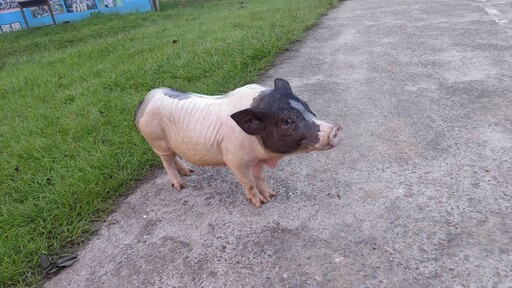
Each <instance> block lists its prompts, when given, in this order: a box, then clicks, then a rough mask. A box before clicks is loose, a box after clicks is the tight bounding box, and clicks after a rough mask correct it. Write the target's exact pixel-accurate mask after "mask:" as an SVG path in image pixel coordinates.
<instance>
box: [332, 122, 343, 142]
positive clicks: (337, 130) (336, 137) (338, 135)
mask: <svg viewBox="0 0 512 288" xmlns="http://www.w3.org/2000/svg"><path fill="white" fill-rule="evenodd" d="M342 132H343V128H341V126H335V127H334V128H333V129H332V131H331V134H330V135H329V144H331V147H335V146H336V145H338V144H340V142H341V140H343V133H342Z"/></svg>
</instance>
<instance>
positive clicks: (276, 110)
mask: <svg viewBox="0 0 512 288" xmlns="http://www.w3.org/2000/svg"><path fill="white" fill-rule="evenodd" d="M231 118H232V119H233V120H235V122H236V123H237V124H238V126H240V128H242V130H243V131H245V133H247V134H249V135H253V136H256V137H258V138H259V139H260V141H261V143H262V145H263V147H265V149H267V150H269V151H271V152H275V153H281V154H288V153H293V152H309V151H313V150H326V149H330V148H332V147H334V146H336V145H338V144H339V143H340V142H341V139H342V128H341V126H336V125H331V124H329V123H327V122H324V121H321V120H318V119H317V118H316V115H315V113H313V112H312V111H311V109H310V108H309V106H308V104H307V103H306V102H304V101H302V100H301V99H300V98H299V97H297V96H295V94H293V92H292V89H291V87H290V84H289V83H288V82H287V81H286V80H284V79H279V78H277V79H275V81H274V89H269V90H265V91H263V92H262V93H261V94H260V95H259V96H257V97H256V98H254V101H253V103H252V104H251V107H250V108H247V109H244V110H241V111H238V112H236V113H234V114H232V115H231Z"/></svg>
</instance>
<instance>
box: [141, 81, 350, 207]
mask: <svg viewBox="0 0 512 288" xmlns="http://www.w3.org/2000/svg"><path fill="white" fill-rule="evenodd" d="M278 81H284V83H285V84H288V82H286V81H285V80H282V79H277V80H276V89H274V90H272V89H271V88H267V87H263V86H260V85H257V84H251V85H247V86H244V87H241V88H238V89H236V90H234V91H232V92H230V93H228V94H226V95H223V96H206V95H200V94H193V93H184V92H179V91H176V90H172V89H169V88H158V89H154V90H152V91H151V92H149V93H148V95H147V96H146V97H145V98H144V100H143V101H141V103H140V104H139V107H137V110H136V112H135V124H136V126H137V128H138V129H139V131H140V132H141V134H142V135H143V136H144V137H145V138H146V140H147V141H148V142H149V144H150V145H151V147H152V148H153V150H154V151H155V152H156V153H157V154H158V156H159V157H160V159H161V160H162V162H163V164H164V167H165V169H166V171H167V175H168V177H169V179H170V181H171V183H172V185H173V186H174V187H175V188H176V189H177V190H181V189H182V188H183V187H185V183H184V182H183V180H182V179H181V177H180V175H179V174H182V175H190V174H191V173H192V172H193V171H192V170H191V169H189V168H188V167H187V166H185V164H184V163H183V162H182V161H181V160H180V159H179V158H178V157H177V156H180V157H182V158H184V159H185V160H187V161H189V162H191V163H193V164H195V165H199V166H223V165H227V166H228V167H229V168H230V169H231V170H232V171H233V173H234V174H235V176H236V177H237V179H238V181H239V182H240V183H241V184H242V186H243V188H244V190H245V193H246V196H247V198H248V199H249V200H250V201H251V202H252V203H253V204H254V206H256V207H259V206H260V204H261V203H266V202H268V201H269V200H270V199H271V197H272V196H273V195H275V194H274V192H273V191H272V190H271V189H270V188H269V187H268V185H267V184H266V183H265V177H264V169H265V166H269V167H270V168H273V167H275V165H276V164H277V161H278V160H279V159H281V158H282V157H284V156H285V155H286V154H290V153H294V152H308V151H312V150H325V149H329V148H332V147H334V146H336V145H337V144H338V143H339V142H340V141H341V127H339V126H334V125H331V124H328V123H326V122H323V121H320V120H317V119H316V117H315V116H314V114H313V113H312V112H311V113H309V112H310V110H309V107H307V104H305V102H301V100H300V99H298V98H297V99H295V98H294V99H291V100H290V99H288V100H289V101H288V102H289V103H291V104H285V105H288V106H290V107H292V109H294V110H296V111H298V112H296V111H292V112H293V113H295V114H296V115H295V116H296V118H297V117H299V118H301V119H302V118H304V119H305V120H304V121H308V123H310V124H311V123H314V124H311V125H314V128H310V129H309V130H311V131H313V130H312V129H314V132H311V131H310V133H309V135H310V136H309V138H308V135H302V134H301V135H302V136H301V137H299V138H300V139H299V140H300V141H302V142H301V143H297V144H296V143H295V142H297V141H299V140H297V141H295V142H294V143H291V142H290V143H291V144H287V146H286V145H285V146H286V147H284V146H283V147H281V146H279V143H277V144H276V143H275V142H276V141H277V142H279V139H274V138H275V136H266V134H272V133H273V134H276V133H277V132H276V131H278V129H279V128H276V129H277V130H276V131H272V129H274V128H272V127H273V125H274V124H272V123H274V122H275V124H277V122H276V121H281V120H280V119H281V118H279V117H281V116H279V115H278V116H275V115H274V114H276V113H274V114H272V115H274V116H269V115H270V114H269V113H267V112H266V110H265V109H262V107H263V106H265V105H266V106H268V105H267V104H265V105H263V106H262V107H258V101H257V100H258V99H260V98H261V97H266V96H264V95H267V94H269V93H271V92H273V91H277V87H278V86H279V84H281V83H278ZM285 84H282V85H285ZM285 86H286V85H285ZM287 87H288V88H289V84H288V86H287ZM289 92H290V93H291V89H290V91H289ZM294 97H296V96H294ZM281 100H283V99H280V101H281ZM267 102H268V101H267ZM270 102H272V101H270ZM281 102H282V103H285V102H286V101H285V102H283V101H281ZM282 103H281V104H282ZM302 103H304V104H305V106H300V105H302ZM260 106H261V105H260ZM271 106H276V104H275V103H274V104H271ZM293 106H295V107H293ZM299 106H300V107H299ZM251 107H252V108H251ZM306 107H307V108H306ZM263 108H264V107H263ZM275 108H276V107H274V108H273V109H274V110H275ZM287 108H288V107H287ZM260 110H261V111H260ZM267 110H268V109H267ZM299 110H302V111H299ZM308 110H309V112H308ZM253 111H256V112H253ZM269 111H270V110H269ZM277 111H278V112H277V114H280V112H279V111H280V109H278V110H277ZM237 112H238V114H237ZM254 113H256V114H257V115H253V114H254ZM262 113H263V114H262ZM299 113H300V115H299ZM249 114H250V115H249ZM277 114H276V115H277ZM262 115H263V116H262ZM276 117H277V118H276ZM290 117H292V116H290ZM267 118H268V119H267ZM270 118H272V119H270ZM296 118H293V117H292V120H293V119H295V122H299V120H300V119H299V120H297V119H296ZM276 119H277V120H276ZM304 121H303V122H304ZM267 122H268V123H270V124H266V123H267ZM279 123H280V122H279ZM283 125H284V124H283ZM296 126H298V125H296ZM283 127H284V126H283ZM308 127H309V126H308ZM284 128H289V127H284ZM255 129H256V130H255ZM265 129H266V131H267V133H266V134H265ZM288 130H289V131H287V133H288V134H289V135H292V136H297V135H296V134H297V133H295V134H293V133H294V132H290V131H291V130H290V129H288ZM295 130H298V129H295ZM303 130H304V131H306V130H307V128H306V129H303ZM280 131H281V132H282V131H284V129H281V130H280ZM278 132H279V131H278ZM285 132H286V131H285ZM277 134H279V133H277ZM281 134H282V133H281ZM285 134H286V133H285ZM288 134H286V135H284V136H285V137H286V136H288ZM306 134H308V133H306ZM280 136H282V135H280ZM297 137H298V136H297ZM297 137H296V138H297ZM289 138H290V136H288V138H285V139H289ZM313 138H314V139H313ZM280 139H281V138H280ZM311 139H313V140H311ZM269 141H270V144H268V143H269ZM308 141H313V142H314V143H308ZM283 143H284V142H283ZM295 144H296V145H298V146H297V147H298V148H297V149H295V148H294V147H295V146H293V147H291V146H290V145H295ZM312 144H313V145H312ZM292 150H294V151H292Z"/></svg>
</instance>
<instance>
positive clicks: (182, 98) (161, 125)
mask: <svg viewBox="0 0 512 288" xmlns="http://www.w3.org/2000/svg"><path fill="white" fill-rule="evenodd" d="M258 87H261V86H259V85H248V86H244V87H242V88H239V89H237V90H235V91H233V92H231V93H228V94H227V95H225V96H205V95H201V94H193V93H184V92H179V91H176V90H173V89H169V88H158V89H154V90H152V91H151V92H150V93H148V95H147V96H146V98H145V99H144V101H143V102H142V103H141V104H140V105H139V107H140V108H138V111H137V112H136V117H135V119H136V124H137V128H138V129H139V131H140V132H141V133H142V134H143V135H144V137H145V138H146V139H147V140H148V142H149V143H150V144H151V146H152V147H153V149H155V151H156V152H157V153H171V152H173V151H174V152H175V153H177V154H178V155H180V156H182V157H183V158H185V159H186V160H188V161H190V162H192V163H194V164H197V165H209V166H213V165H224V161H223V157H222V149H221V145H222V142H223V141H224V139H225V138H226V137H237V136H236V135H239V134H243V133H244V132H243V131H242V130H241V129H240V128H239V127H238V126H237V125H236V123H235V122H234V121H233V120H232V119H231V118H230V115H231V114H233V113H234V112H236V111H239V110H241V109H245V108H248V107H249V106H250V104H251V103H252V101H253V98H254V97H256V96H257V94H259V92H257V91H259V90H258ZM260 90H261V89H260ZM245 136H246V135H241V137H245Z"/></svg>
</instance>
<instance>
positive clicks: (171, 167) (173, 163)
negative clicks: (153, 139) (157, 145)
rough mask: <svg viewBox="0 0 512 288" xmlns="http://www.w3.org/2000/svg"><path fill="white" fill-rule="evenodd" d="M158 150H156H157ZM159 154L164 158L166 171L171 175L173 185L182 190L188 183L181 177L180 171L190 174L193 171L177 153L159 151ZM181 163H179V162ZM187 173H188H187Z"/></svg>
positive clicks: (170, 179)
mask: <svg viewBox="0 0 512 288" xmlns="http://www.w3.org/2000/svg"><path fill="white" fill-rule="evenodd" d="M155 152H156V151H155ZM157 154H158V156H159V157H160V159H161V160H162V163H163V164H164V168H165V171H167V176H168V177H169V181H171V184H172V186H174V188H175V189H176V190H178V191H180V190H181V189H182V188H185V187H186V186H187V185H186V184H185V182H184V181H183V180H182V179H181V177H180V174H179V173H178V171H179V170H181V171H180V172H182V173H183V172H185V173H188V175H190V173H191V171H190V170H189V169H188V168H187V167H186V166H185V165H184V164H183V163H181V161H180V160H179V159H178V158H177V157H176V153H174V152H170V153H158V152H157ZM177 163H179V164H177ZM185 173H183V174H185ZM185 175H187V174H185Z"/></svg>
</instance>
